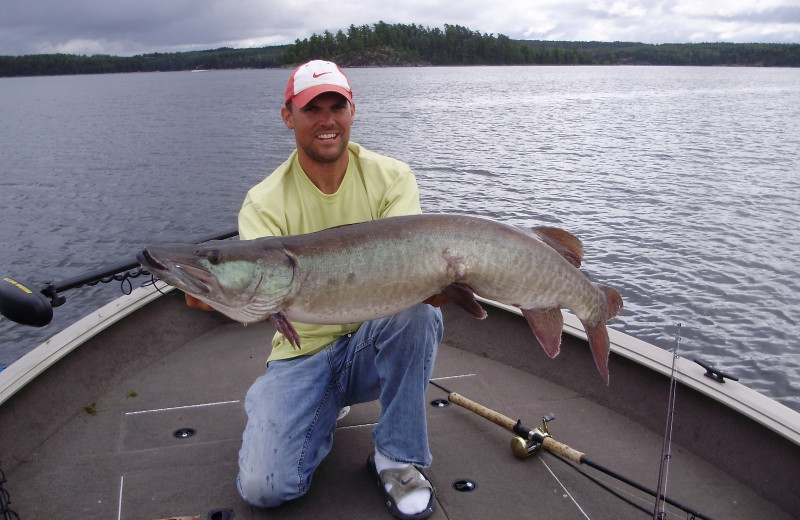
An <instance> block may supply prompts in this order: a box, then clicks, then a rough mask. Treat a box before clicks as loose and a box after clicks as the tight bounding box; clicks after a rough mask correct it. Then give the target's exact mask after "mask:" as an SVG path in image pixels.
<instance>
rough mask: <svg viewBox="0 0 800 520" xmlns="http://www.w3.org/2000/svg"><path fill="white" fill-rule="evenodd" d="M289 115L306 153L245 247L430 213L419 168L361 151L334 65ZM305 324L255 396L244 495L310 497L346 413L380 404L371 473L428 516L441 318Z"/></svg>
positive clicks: (396, 510) (266, 201)
mask: <svg viewBox="0 0 800 520" xmlns="http://www.w3.org/2000/svg"><path fill="white" fill-rule="evenodd" d="M281 116H282V118H283V122H284V123H285V124H286V126H287V128H289V129H290V130H292V131H293V132H294V135H295V141H296V143H297V150H296V151H295V152H293V153H292V155H291V156H290V157H289V158H288V160H287V161H286V162H285V163H284V164H282V165H281V166H280V167H278V168H277V169H276V170H275V171H274V172H273V173H272V174H271V175H270V176H269V177H267V178H266V179H265V180H264V181H262V182H261V183H260V184H258V185H256V186H255V187H253V188H252V189H251V190H250V191H249V192H248V193H247V197H246V198H245V201H244V204H243V205H242V208H241V211H240V213H239V234H240V237H241V238H242V239H244V240H249V239H254V238H258V237H262V236H266V235H291V234H301V233H310V232H313V231H319V230H321V229H326V228H330V227H334V226H340V225H344V224H352V223H357V222H364V221H368V220H374V219H379V218H384V217H391V216H398V215H407V214H416V213H420V212H421V209H420V205H419V193H418V190H417V184H416V180H415V178H414V175H413V173H412V172H411V170H410V168H409V167H408V165H406V164H404V163H402V162H399V161H396V160H394V159H391V158H388V157H384V156H381V155H378V154H375V153H373V152H370V151H368V150H366V149H364V148H362V147H361V146H359V145H358V144H355V143H351V142H350V127H351V125H352V124H353V121H354V117H355V104H354V103H353V94H352V89H351V87H350V83H349V81H348V79H347V77H346V76H345V74H344V73H343V72H342V71H341V70H340V69H339V67H338V66H336V65H335V64H334V63H331V62H326V61H319V60H316V61H311V62H309V63H306V64H304V65H301V66H300V67H298V68H297V69H295V70H294V72H292V75H291V77H290V78H289V81H288V83H287V85H286V92H285V106H284V107H283V108H282V109H281ZM294 326H295V329H297V331H298V333H299V334H300V338H301V342H300V348H299V349H294V348H293V347H292V346H291V345H290V344H289V342H288V341H287V340H285V339H284V338H283V337H282V335H281V334H280V333H277V334H276V335H275V337H274V338H273V340H272V345H273V350H272V353H271V355H270V357H269V360H268V365H267V370H266V372H265V374H264V375H262V376H261V377H259V378H258V379H257V380H256V381H255V382H254V383H253V385H252V386H251V388H250V390H249V391H248V392H247V397H246V399H245V410H246V412H247V417H248V421H247V427H246V428H245V431H244V434H243V442H242V448H241V451H240V452H239V476H238V479H237V484H238V488H239V492H240V494H241V495H242V497H243V498H244V499H245V500H246V501H247V502H249V503H251V504H253V505H255V506H259V507H275V506H278V505H280V504H282V503H284V502H286V501H287V500H292V499H294V498H297V497H300V496H302V495H303V494H305V493H306V492H307V491H308V489H309V486H310V485H311V479H312V476H313V473H314V471H315V469H316V468H317V466H318V465H319V464H320V463H321V462H322V460H323V459H324V458H325V456H326V455H327V454H328V453H329V452H330V450H331V446H332V442H333V435H334V430H335V428H336V420H337V416H338V413H339V410H340V409H342V408H343V407H346V406H348V405H351V404H355V403H360V402H366V401H372V400H375V399H378V400H379V401H380V404H381V416H380V420H379V422H378V424H377V426H376V427H375V429H374V430H373V432H372V437H373V440H374V442H375V452H374V453H372V454H370V455H369V457H368V467H369V469H370V470H371V471H372V472H373V475H374V476H375V477H376V478H377V479H379V481H380V484H381V487H380V489H381V492H382V493H384V494H385V499H386V501H387V503H388V504H389V507H390V510H391V512H392V514H393V515H395V516H396V517H398V518H427V517H428V516H429V515H430V514H431V513H432V512H433V506H434V500H435V497H434V493H433V488H432V486H431V484H430V483H429V482H428V481H427V480H426V479H425V477H424V476H423V475H422V474H421V473H420V472H419V471H418V470H417V469H416V467H415V466H421V467H427V466H429V465H430V463H431V459H432V457H431V454H430V451H429V449H428V437H427V426H426V420H425V400H424V394H425V388H426V386H427V383H428V380H429V379H430V377H431V374H432V372H433V364H434V360H435V357H436V350H437V347H438V344H439V342H440V341H441V338H442V333H443V326H442V317H441V312H440V311H439V309H437V308H435V307H433V306H431V305H428V304H426V303H420V304H418V305H416V306H414V307H412V308H410V309H408V310H406V311H403V312H401V313H399V314H396V315H394V316H389V317H386V318H382V319H378V320H373V321H370V322H366V323H363V324H358V323H347V324H342V325H335V326H332V325H309V324H302V323H295V324H294Z"/></svg>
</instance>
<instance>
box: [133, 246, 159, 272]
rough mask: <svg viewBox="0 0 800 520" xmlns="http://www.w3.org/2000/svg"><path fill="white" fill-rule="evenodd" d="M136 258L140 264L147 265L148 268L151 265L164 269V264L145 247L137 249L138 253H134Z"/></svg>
mask: <svg viewBox="0 0 800 520" xmlns="http://www.w3.org/2000/svg"><path fill="white" fill-rule="evenodd" d="M136 258H137V259H138V260H139V263H140V264H142V265H143V266H145V267H147V268H148V269H149V268H151V267H152V268H153V269H155V270H162V271H163V270H166V266H164V264H162V263H161V262H159V261H158V260H156V259H155V257H153V255H151V254H150V251H148V250H147V249H145V250H143V251H139V253H137V254H136Z"/></svg>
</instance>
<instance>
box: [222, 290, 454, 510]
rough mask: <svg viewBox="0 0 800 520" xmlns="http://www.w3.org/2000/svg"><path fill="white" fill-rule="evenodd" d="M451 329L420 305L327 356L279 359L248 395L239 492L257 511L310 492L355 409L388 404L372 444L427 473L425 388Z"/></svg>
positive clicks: (348, 339)
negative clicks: (340, 426) (344, 415)
mask: <svg viewBox="0 0 800 520" xmlns="http://www.w3.org/2000/svg"><path fill="white" fill-rule="evenodd" d="M443 332H444V327H443V325H442V314H441V311H439V309H436V308H434V307H431V306H430V305H427V304H424V303H421V304H418V305H416V306H414V307H411V308H410V309H407V310H405V311H403V312H400V313H398V314H395V315H392V316H388V317H386V318H380V319H377V320H373V321H369V322H365V323H364V324H362V325H361V327H359V329H358V330H357V331H356V332H354V333H352V334H350V335H348V336H342V337H341V338H339V339H338V340H336V341H335V342H334V343H332V344H331V345H328V346H327V347H326V348H325V349H324V350H322V351H320V352H318V353H316V354H314V355H312V356H301V357H297V358H293V359H287V360H281V361H272V362H270V363H269V366H268V368H267V371H266V373H265V374H264V375H262V376H261V377H259V378H258V379H256V381H255V382H254V383H253V385H252V386H251V387H250V390H248V392H247V396H246V398H245V402H244V407H245V411H246V412H247V427H246V428H245V430H244V433H243V434H242V448H241V450H240V451H239V476H238V478H237V486H238V489H239V493H240V494H241V496H242V498H244V499H245V500H246V501H247V502H248V503H250V504H252V505H254V506H258V507H276V506H278V505H280V504H282V503H284V502H286V501H287V500H292V499H295V498H298V497H300V496H302V495H303V494H305V493H306V492H307V491H308V489H309V487H310V486H311V478H312V476H313V474H314V470H316V469H317V467H318V466H319V464H320V463H321V462H322V460H323V459H324V458H325V457H326V456H327V455H328V453H329V452H330V450H331V446H332V445H333V434H334V431H335V429H336V418H337V416H338V413H339V410H340V409H341V408H342V407H344V406H347V405H351V404H357V403H363V402H367V401H374V400H375V399H379V400H380V403H381V416H380V420H379V422H378V424H377V426H375V428H374V430H373V432H372V437H373V439H374V441H375V446H376V448H377V449H378V451H379V452H380V453H381V454H383V455H385V456H386V457H388V458H389V459H392V460H394V461H397V462H405V463H410V464H416V465H419V466H423V467H427V466H429V465H430V463H431V460H432V457H431V453H430V450H429V449H428V430H427V423H426V419H425V390H426V387H427V385H428V380H429V379H430V377H431V374H432V373H433V364H434V361H435V358H436V351H437V348H438V346H439V342H440V341H441V339H442V334H443Z"/></svg>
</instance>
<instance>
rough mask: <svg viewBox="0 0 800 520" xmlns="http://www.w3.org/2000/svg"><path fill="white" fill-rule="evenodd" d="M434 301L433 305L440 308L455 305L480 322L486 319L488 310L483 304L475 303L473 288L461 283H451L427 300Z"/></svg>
mask: <svg viewBox="0 0 800 520" xmlns="http://www.w3.org/2000/svg"><path fill="white" fill-rule="evenodd" d="M428 300H431V301H432V303H431V304H432V305H434V306H435V307H439V306H441V305H442V304H445V303H454V304H456V305H458V306H459V307H461V308H462V309H464V310H465V311H467V312H468V313H470V314H472V315H473V316H475V317H476V318H478V319H479V320H482V319H484V318H486V316H487V314H486V310H485V309H484V308H483V307H481V304H480V303H478V302H477V301H475V293H474V292H472V287H470V286H469V285H467V284H463V283H460V282H455V283H451V284H450V285H448V286H447V287H445V288H444V289H442V292H440V293H439V294H434V295H433V296H431V297H430V298H428V299H427V300H425V301H426V302H427V301H428Z"/></svg>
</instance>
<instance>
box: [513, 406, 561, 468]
mask: <svg viewBox="0 0 800 520" xmlns="http://www.w3.org/2000/svg"><path fill="white" fill-rule="evenodd" d="M555 418H556V416H555V414H552V413H549V414H547V415H545V416H544V417H542V426H541V427H540V428H534V429H533V430H529V429H527V428H526V427H524V426H522V423H521V421H517V424H516V425H515V426H514V432H515V433H517V434H519V435H517V436H516V437H514V438H513V439H511V452H512V453H514V455H515V456H516V457H517V458H519V459H526V458H528V457H530V456H531V455H535V454H536V453H538V452H539V450H541V449H542V442H543V441H544V439H546V438H547V437H550V431H549V430H548V429H547V423H549V422H550V421H552V420H553V419H555Z"/></svg>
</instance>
